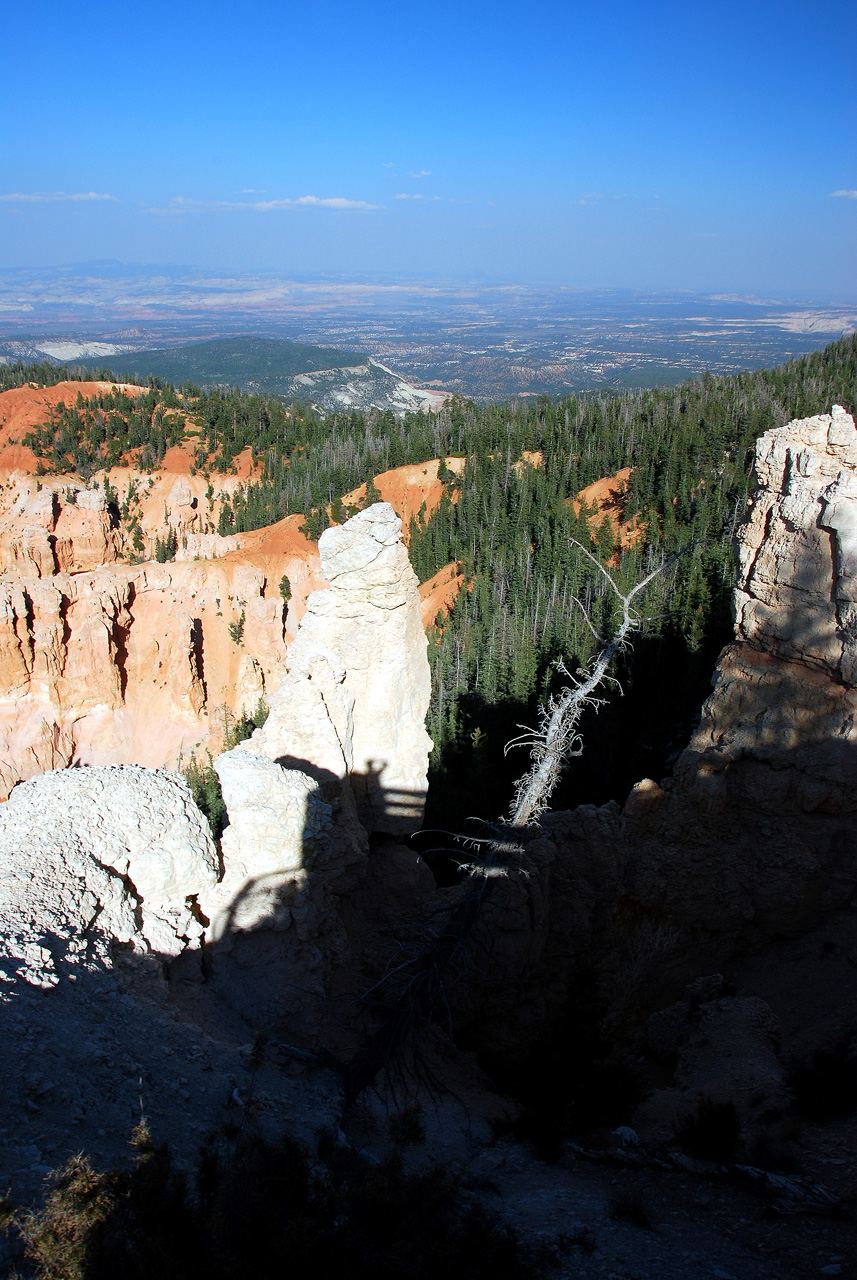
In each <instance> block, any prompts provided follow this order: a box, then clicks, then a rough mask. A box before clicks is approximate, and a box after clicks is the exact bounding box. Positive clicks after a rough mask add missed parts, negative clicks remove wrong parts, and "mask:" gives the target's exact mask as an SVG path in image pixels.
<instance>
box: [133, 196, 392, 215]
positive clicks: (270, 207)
mask: <svg viewBox="0 0 857 1280" xmlns="http://www.w3.org/2000/svg"><path fill="white" fill-rule="evenodd" d="M307 208H314V209H358V210H366V209H380V208H381V205H378V204H370V203H369V202H368V200H349V199H348V198H347V197H346V196H298V197H297V198H296V199H294V200H293V199H290V198H285V197H284V198H283V199H281V200H192V199H190V198H189V197H188V196H175V197H174V198H173V199H172V200H171V201H170V203H169V205H168V206H167V207H166V208H165V209H158V208H152V209H147V210H146V212H147V213H195V212H200V211H204V210H212V209H254V210H256V211H257V212H258V213H271V212H272V211H274V210H276V209H307Z"/></svg>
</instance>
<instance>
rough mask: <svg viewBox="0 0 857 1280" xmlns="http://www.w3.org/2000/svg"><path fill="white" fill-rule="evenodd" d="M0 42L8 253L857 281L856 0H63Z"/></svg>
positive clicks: (728, 283) (665, 283)
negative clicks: (132, 1) (441, 0)
mask: <svg viewBox="0 0 857 1280" xmlns="http://www.w3.org/2000/svg"><path fill="white" fill-rule="evenodd" d="M0 68H1V69H2V85H3V108H2V126H0V127H1V128H2V133H0V136H2V144H0V266H7V267H8V266H39V265H49V264H56V263H67V262H75V261H83V260H87V259H92V258H106V257H116V258H120V259H122V260H125V261H133V262H161V263H164V262H167V263H169V262H172V263H177V264H178V263H187V264H191V265H196V266H200V267H205V268H209V267H210V268H216V269H226V270H276V271H283V272H289V271H300V272H310V273H312V272H325V271H332V272H346V273H363V272H369V273H376V272H385V273H404V274H417V273H432V274H440V275H442V276H447V277H449V276H452V277H456V276H459V277H463V278H473V277H476V278H485V279H487V280H505V279H508V280H518V281H541V282H546V281H551V280H556V281H557V282H562V283H565V284H573V285H579V286H581V287H600V286H606V287H623V286H629V287H642V288H655V289H658V288H664V289H672V288H688V289H711V290H719V289H724V290H740V291H744V292H756V293H759V292H761V293H771V294H776V293H779V294H782V293H786V294H794V295H796V296H805V297H814V298H817V299H819V300H821V299H825V300H827V299H843V300H853V299H855V298H857V110H855V108H856V107H857V22H855V12H854V7H853V0H806V2H789V0H776V2H774V0H742V2H741V3H737V2H734V0H719V2H718V3H716V4H715V3H710V2H709V0H698V2H695V0H684V2H683V3H672V2H671V0H670V2H667V3H658V4H655V3H647V0H614V2H613V3H609V2H608V3H601V4H594V3H592V2H591V0H590V2H589V3H586V4H580V3H578V2H577V0H566V2H565V3H556V2H555V0H543V2H539V0H536V3H530V4H519V3H507V2H504V0H496V2H495V3H472V2H470V3H464V4H460V5H458V6H450V5H443V6H442V5H440V4H435V3H426V2H425V0H412V2H411V3H405V2H403V0H397V2H396V3H387V2H386V0H385V2H378V0H366V3H364V4H363V5H360V6H358V5H356V4H344V3H339V2H337V0H314V2H313V3H311V4H302V5H296V4H292V3H288V2H286V3H279V4H276V3H267V2H265V3H262V2H260V0H249V2H245V3H240V4H239V3H222V2H218V0H207V2H206V3H197V2H196V0H194V2H193V3H187V2H186V0H185V2H183V0H177V2H175V3H163V2H162V0H155V2H154V3H149V4H148V5H145V6H140V7H137V8H136V9H135V8H132V7H131V6H128V5H115V4H107V3H99V2H97V0H80V2H79V3H76V4H75V5H71V4H70V3H60V2H58V0H47V3H43V4H41V5H40V6H39V7H38V9H37V10H32V9H30V10H27V9H26V8H25V7H24V6H20V5H19V6H15V7H14V8H10V9H7V11H6V14H5V17H4V25H3V40H2V47H1V48H0ZM834 193H839V194H834Z"/></svg>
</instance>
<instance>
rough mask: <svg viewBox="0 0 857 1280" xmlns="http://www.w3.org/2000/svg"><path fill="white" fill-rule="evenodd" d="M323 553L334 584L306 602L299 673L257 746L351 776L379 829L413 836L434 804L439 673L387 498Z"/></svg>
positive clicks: (366, 819) (295, 646)
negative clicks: (431, 764) (434, 699)
mask: <svg viewBox="0 0 857 1280" xmlns="http://www.w3.org/2000/svg"><path fill="white" fill-rule="evenodd" d="M319 553H320V555H321V566H322V573H323V574H324V576H325V578H326V579H327V581H328V582H329V583H330V588H329V590H327V591H316V592H314V593H313V595H311V596H310V597H309V599H308V600H307V612H306V615H305V616H304V618H303V620H302V621H301V625H300V629H299V631H298V634H297V636H296V638H295V640H294V641H293V642H292V644H291V646H290V648H289V657H288V661H289V674H288V675H287V676H286V677H285V679H284V680H283V682H282V684H281V685H280V687H279V689H278V690H277V692H276V693H275V694H274V695H273V697H272V698H271V700H270V707H271V711H270V715H269V717H268V720H267V723H266V724H265V726H264V728H263V729H261V730H259V731H258V732H257V733H255V734H254V735H253V737H252V739H251V740H250V742H249V743H247V744H246V748H247V749H248V750H250V751H255V752H258V753H260V754H262V755H266V756H268V757H269V758H270V759H273V760H278V761H280V762H281V763H283V764H287V765H293V766H294V767H296V768H307V769H308V771H309V772H311V773H312V775H313V776H314V777H317V778H318V779H319V780H320V781H322V782H327V783H331V782H334V781H335V780H346V781H348V782H349V783H350V786H351V790H352V792H353V794H354V797H355V800H356V803H357V812H358V814H359V817H360V821H361V822H362V824H363V826H364V827H365V828H366V829H367V830H368V831H386V832H390V833H392V834H408V833H410V832H411V831H414V830H415V829H416V828H417V827H418V826H419V824H420V821H421V819H422V812H423V806H424V803H425V793H426V787H427V769H428V754H429V751H430V750H431V740H430V738H429V736H428V734H427V733H426V730H425V716H426V711H427V710H428V705H429V698H430V696H431V674H430V671H429V665H428V658H427V656H426V638H425V634H424V632H423V629H422V623H421V618H420V596H419V590H418V583H417V577H416V574H415V573H414V571H413V569H412V568H411V565H410V561H409V560H408V553H407V551H406V549H405V546H404V544H403V542H402V523H401V520H400V519H399V517H398V516H397V515H396V513H395V511H394V510H393V508H392V507H391V506H390V505H389V504H388V503H386V502H379V503H376V504H375V505H374V506H372V507H369V508H367V509H366V510H365V511H361V512H360V513H359V514H358V515H356V516H353V517H352V518H351V519H350V520H349V521H347V523H346V524H344V525H342V526H340V527H338V528H332V529H327V530H326V531H325V532H324V533H323V534H322V536H321V540H320V542H319Z"/></svg>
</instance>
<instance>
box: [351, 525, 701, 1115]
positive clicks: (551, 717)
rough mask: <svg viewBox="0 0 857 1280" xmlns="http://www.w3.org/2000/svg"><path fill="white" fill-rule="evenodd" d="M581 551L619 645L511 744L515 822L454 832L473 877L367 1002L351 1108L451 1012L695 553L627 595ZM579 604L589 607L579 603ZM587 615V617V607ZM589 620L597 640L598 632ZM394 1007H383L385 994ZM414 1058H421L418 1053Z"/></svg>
mask: <svg viewBox="0 0 857 1280" xmlns="http://www.w3.org/2000/svg"><path fill="white" fill-rule="evenodd" d="M572 541H573V542H574V545H575V546H577V547H579V549H580V550H581V551H582V552H583V554H584V555H585V556H586V557H587V558H588V559H589V560H591V561H592V562H593V564H594V565H595V566H596V567H597V569H598V570H599V572H601V573H602V574H603V575H604V577H605V578H606V579H607V582H608V583H609V584H610V588H611V590H612V591H613V592H615V594H616V596H617V597H618V599H619V602H620V604H621V607H622V617H621V622H620V623H619V626H618V627H617V628H616V630H615V632H614V634H613V637H612V639H610V640H609V641H608V642H607V643H606V644H603V645H602V647H601V648H600V650H599V651H598V652H597V654H596V656H595V658H594V659H593V661H592V662H591V663H590V664H589V666H588V667H585V668H582V669H581V670H579V671H578V673H577V675H576V676H572V675H571V673H570V672H569V671H568V669H567V668H566V666H565V665H564V663H562V662H560V663H559V666H558V669H559V670H560V671H561V672H562V673H563V674H565V675H566V676H568V678H569V680H570V681H571V683H570V684H569V685H567V686H566V688H565V689H563V690H562V692H561V693H560V694H558V695H555V696H552V697H550V698H549V699H548V701H547V703H546V704H545V705H544V706H543V707H542V708H541V711H540V715H539V727H538V728H537V729H529V728H526V726H523V725H521V726H519V727H520V728H522V729H523V730H524V732H523V734H522V735H521V736H520V737H518V738H516V739H514V740H513V741H512V742H510V743H508V744H507V746H506V751H507V752H508V751H509V750H510V749H511V748H512V747H514V746H529V748H530V753H531V756H532V760H533V764H532V768H531V769H530V770H529V771H528V772H527V773H526V774H525V775H524V776H523V777H522V778H521V779H520V780H519V781H518V783H517V784H516V791H515V799H514V801H513V804H512V810H511V815H510V818H509V820H508V821H505V822H503V821H501V822H496V823H491V822H487V821H481V820H480V821H479V824H478V827H479V834H478V835H474V834H471V835H461V834H458V835H456V834H455V833H446V834H447V835H449V834H453V838H454V839H456V840H458V841H459V842H460V844H461V845H462V846H463V847H464V849H465V850H466V851H467V855H468V856H467V860H466V861H462V862H461V863H460V864H459V865H460V867H461V870H462V871H464V872H465V874H466V877H467V878H466V881H465V883H464V885H463V886H462V889H461V892H460V894H459V895H458V897H457V900H456V902H455V903H454V904H452V905H451V906H450V907H448V908H444V909H443V911H442V913H441V914H442V919H440V920H437V921H436V922H435V923H434V924H433V925H432V927H431V928H430V929H429V930H428V937H427V938H425V939H424V941H423V944H422V945H417V946H416V947H415V948H414V949H413V951H412V952H411V954H410V955H409V956H408V955H405V956H402V955H401V954H399V955H397V956H396V957H394V961H393V962H392V963H391V966H390V967H389V969H388V972H387V974H385V975H384V977H383V978H382V979H381V980H380V981H379V982H378V983H376V984H375V985H374V986H373V988H372V989H371V991H369V992H366V993H365V995H364V998H366V999H368V1000H369V1002H370V1003H372V1002H374V1001H376V1000H377V999H378V997H379V995H380V997H381V1000H382V1002H384V1004H385V1007H384V1012H383V1014H382V1016H381V1020H380V1023H379V1025H378V1026H377V1029H376V1030H375V1031H374V1032H373V1033H372V1034H370V1035H369V1036H368V1037H367V1038H366V1039H365V1040H364V1042H363V1045H362V1047H361V1049H360V1050H359V1051H358V1052H357V1054H356V1055H355V1056H354V1058H352V1060H351V1062H350V1063H349V1064H348V1065H347V1066H346V1067H345V1069H344V1073H343V1074H344V1080H345V1094H346V1101H347V1102H348V1103H350V1102H353V1101H354V1099H355V1098H356V1097H357V1096H358V1095H359V1094H360V1093H361V1092H362V1091H363V1090H364V1089H365V1088H367V1087H368V1086H369V1085H370V1084H371V1083H372V1082H373V1081H374V1079H375V1078H376V1076H377V1075H378V1073H379V1072H380V1071H381V1070H382V1069H386V1070H387V1072H388V1074H389V1073H391V1072H392V1074H393V1075H394V1076H395V1075H396V1074H399V1075H400V1074H401V1066H400V1064H401V1058H402V1055H403V1054H404V1053H405V1052H406V1051H407V1050H408V1048H411V1049H413V1047H414V1037H415V1033H416V1032H417V1031H418V1028H419V1026H420V1025H421V1024H422V1023H424V1022H425V1021H426V1020H427V1019H428V1018H429V1017H430V1015H431V1011H432V1009H433V1007H434V1006H435V1005H436V1004H437V1003H438V1002H440V1003H441V1004H442V1005H444V1006H445V1007H446V1010H447V1014H448V1016H451V1015H449V1002H448V999H447V990H446V984H447V982H448V981H449V979H450V978H451V977H452V974H453V972H458V971H460V970H461V968H462V967H463V966H464V965H465V964H466V963H467V961H468V949H469V947H468V944H469V943H471V942H472V939H473V935H474V931H475V930H476V927H477V925H478V924H479V922H480V921H481V920H482V919H483V917H484V913H485V907H486V904H487V901H488V898H489V896H490V895H491V893H492V892H493V890H494V888H495V887H496V885H497V884H498V883H499V882H501V881H502V879H504V878H505V877H507V876H508V875H509V874H511V873H512V872H513V870H515V869H516V868H517V869H518V870H519V871H520V870H522V868H521V855H522V854H523V852H524V842H525V840H526V838H527V836H526V835H525V833H524V829H525V828H528V827H529V828H533V827H534V825H535V823H536V821H537V819H538V816H539V814H541V813H543V812H544V811H545V809H547V807H548V802H549V800H550V796H551V793H552V792H553V790H554V788H555V786H556V784H557V782H558V780H559V777H560V774H561V772H562V768H563V765H564V764H565V763H566V762H567V761H568V760H570V759H573V758H574V757H575V756H577V755H580V752H581V750H582V741H581V738H580V734H579V733H578V724H579V722H580V717H581V715H582V714H583V711H584V710H585V709H586V708H587V707H592V706H599V705H601V704H602V703H603V702H604V701H605V699H604V698H603V697H601V698H599V697H597V696H596V691H597V690H598V689H599V688H600V687H601V686H602V685H603V684H604V683H605V682H606V681H609V680H611V679H613V677H611V676H610V674H609V668H610V664H611V662H612V661H613V659H614V657H616V656H617V654H620V653H622V652H624V651H625V650H627V649H628V648H629V647H630V643H631V639H632V637H633V635H634V633H635V632H636V631H638V630H639V628H640V626H641V622H642V618H641V615H640V614H638V613H637V612H636V611H635V610H634V608H633V602H634V600H636V599H637V597H638V596H639V595H640V594H641V593H642V592H643V591H644V590H645V589H646V587H647V586H648V585H649V584H650V583H651V582H652V581H653V580H654V579H655V578H656V577H658V576H659V574H661V573H663V572H664V571H665V570H666V569H668V568H669V566H670V565H671V564H673V563H675V561H676V560H678V559H679V558H680V556H682V555H684V554H686V552H688V551H689V550H691V548H692V547H693V546H696V545H698V543H692V544H690V546H688V547H685V548H684V549H683V550H682V551H681V552H679V553H678V555H676V556H672V557H671V558H670V559H668V560H664V561H662V563H661V564H659V565H658V566H657V567H656V568H654V569H653V570H652V571H651V573H649V574H647V575H646V577H645V578H643V579H642V581H640V582H638V583H637V584H636V585H635V586H634V587H632V589H631V590H630V591H628V592H626V593H624V594H623V592H622V591H621V589H620V588H619V586H618V585H617V584H616V582H615V580H614V579H613V577H612V575H611V574H610V573H608V571H607V570H606V569H605V568H604V566H603V565H602V564H601V563H600V561H598V560H597V559H596V558H595V556H593V555H592V554H591V552H589V551H588V550H587V549H586V547H584V546H582V545H581V544H580V543H579V542H577V541H576V540H574V539H573V540H572ZM577 604H578V605H579V606H580V608H581V610H583V606H582V605H581V604H580V601H577ZM583 613H584V617H586V612H585V610H583ZM587 622H588V623H589V625H590V627H591V628H592V630H593V634H595V635H596V639H597V638H598V637H597V633H596V632H595V629H594V627H592V624H591V622H589V619H588V618H587ZM385 993H386V995H387V997H388V998H387V1000H386V1001H384V994H385ZM412 1056H413V1055H412Z"/></svg>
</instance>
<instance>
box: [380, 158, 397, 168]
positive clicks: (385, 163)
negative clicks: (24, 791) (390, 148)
mask: <svg viewBox="0 0 857 1280" xmlns="http://www.w3.org/2000/svg"><path fill="white" fill-rule="evenodd" d="M395 167H396V162H395V160H382V161H381V168H382V169H395Z"/></svg>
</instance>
